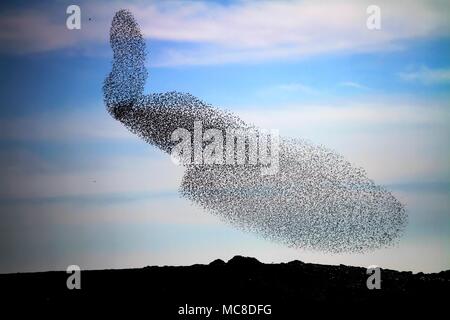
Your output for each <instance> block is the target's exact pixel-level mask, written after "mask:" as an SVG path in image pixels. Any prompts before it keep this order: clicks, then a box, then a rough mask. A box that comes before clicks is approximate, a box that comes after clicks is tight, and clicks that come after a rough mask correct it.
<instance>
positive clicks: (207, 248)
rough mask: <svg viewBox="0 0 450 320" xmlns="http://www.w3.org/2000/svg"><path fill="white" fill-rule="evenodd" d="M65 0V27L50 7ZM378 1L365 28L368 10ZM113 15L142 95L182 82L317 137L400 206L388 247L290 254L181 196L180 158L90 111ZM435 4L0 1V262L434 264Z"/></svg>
mask: <svg viewBox="0 0 450 320" xmlns="http://www.w3.org/2000/svg"><path fill="white" fill-rule="evenodd" d="M71 4H77V5H78V6H79V7H80V9H81V29H80V30H69V29H68V28H67V27H66V19H67V18H68V16H69V15H68V14H67V13H66V9H67V7H68V6H69V5H71ZM369 5H377V6H378V7H379V8H380V12H381V25H380V27H381V28H380V29H379V30H369V29H368V28H367V25H366V21H367V19H368V17H369V14H368V13H367V11H366V9H367V7H368V6H369ZM121 8H127V9H129V10H130V11H131V12H132V13H133V14H134V15H135V17H136V19H137V21H138V23H139V24H140V26H141V28H142V31H143V34H144V37H145V39H146V43H147V50H148V61H147V67H148V70H149V79H148V80H147V83H146V93H152V92H165V91H180V92H189V93H191V94H193V95H194V96H196V97H198V98H200V99H202V100H203V101H206V102H208V103H211V104H212V105H214V106H218V107H221V108H224V109H227V110H230V111H232V112H234V113H235V114H237V115H239V116H240V117H241V118H242V119H244V120H246V121H248V122H251V123H254V124H256V125H258V126H260V127H263V128H267V129H278V130H279V131H280V134H281V135H283V136H292V137H300V138H304V139H307V140H309V141H311V142H312V143H314V144H318V145H319V144H320V145H324V146H326V147H328V148H331V149H333V150H335V151H337V152H339V153H340V154H342V155H344V156H345V157H346V159H347V160H349V161H350V162H351V163H352V164H354V165H355V166H360V167H363V168H364V169H365V170H366V171H367V174H368V176H369V177H370V178H372V179H373V180H374V181H375V182H376V183H378V184H381V185H384V186H385V187H386V188H388V189H389V190H390V191H392V193H393V194H394V195H395V196H396V197H397V198H398V199H399V200H400V201H402V203H404V204H405V206H406V209H407V212H408V216H409V222H408V226H407V228H406V231H405V234H404V236H403V237H402V238H401V239H400V241H399V243H398V244H397V245H395V246H394V247H391V248H385V249H380V250H376V251H373V252H369V253H365V254H327V253H322V252H318V251H311V250H303V249H293V248H288V247H285V246H284V245H282V244H278V243H273V242H270V241H268V240H265V239H263V238H260V237H259V236H258V235H255V234H251V233H246V232H244V231H241V230H238V229H235V228H233V227H232V226H230V225H229V224H227V223H226V222H224V221H222V220H220V219H219V218H218V217H216V216H213V215H211V214H210V213H208V212H205V211H204V210H202V209H201V208H199V207H197V206H195V205H194V204H192V203H190V202H189V201H187V200H186V199H183V198H181V197H180V196H179V194H178V187H179V185H180V181H181V178H182V176H183V169H182V168H180V167H177V166H175V165H174V164H173V163H172V162H171V161H170V157H169V156H168V155H167V154H163V153H162V152H161V151H160V150H158V149H156V148H153V147H152V146H150V145H148V144H146V143H145V142H143V141H142V140H140V139H139V138H137V137H136V136H133V135H132V134H131V133H129V132H128V131H127V129H125V128H124V127H123V126H122V125H121V124H120V123H118V122H116V121H115V120H113V119H112V117H111V116H110V115H109V114H108V113H107V112H106V109H105V106H104V104H103V101H102V99H103V98H102V83H103V80H104V78H105V77H106V75H107V74H108V73H109V71H110V68H111V60H112V52H111V49H110V47H109V42H108V37H109V27H110V24H111V20H112V17H113V15H114V13H115V12H116V11H117V10H119V9H121ZM449 12H450V4H449V3H448V2H447V1H395V3H392V1H391V2H389V1H378V0H377V1H370V2H366V1H320V2H319V1H298V2H297V1H276V2H275V1H258V2H253V1H216V2H212V1H211V2H202V1H195V2H189V1H183V2H179V1H164V2H162V1H149V2H140V1H134V2H127V3H125V2H118V1H95V2H94V1H78V2H73V1H71V2H68V1H54V2H49V1H39V2H33V3H31V2H28V1H10V2H8V1H6V2H2V4H1V5H0V44H1V45H0V96H1V97H2V99H1V102H0V110H1V113H0V146H1V149H0V167H1V169H0V170H1V172H0V173H1V176H2V178H1V180H0V273H9V272H30V271H45V270H65V269H66V268H67V266H68V265H72V264H76V265H79V266H80V267H81V269H100V268H127V267H143V266H146V265H190V264H194V263H209V262H210V261H212V260H214V259H216V258H221V259H224V260H228V259H230V258H231V257H232V256H234V255H237V254H239V255H247V256H253V257H256V258H258V259H259V260H260V261H264V262H268V263H271V262H285V261H290V260H294V259H297V260H302V261H305V262H312V263H322V264H341V263H342V264H347V265H357V266H369V265H378V266H381V267H384V268H391V269H398V270H412V271H414V272H419V271H423V272H438V271H441V270H446V269H450V197H449V195H450V166H449V164H450V161H449V160H450V143H449V137H450V99H449V98H450V17H449V15H450V13H449Z"/></svg>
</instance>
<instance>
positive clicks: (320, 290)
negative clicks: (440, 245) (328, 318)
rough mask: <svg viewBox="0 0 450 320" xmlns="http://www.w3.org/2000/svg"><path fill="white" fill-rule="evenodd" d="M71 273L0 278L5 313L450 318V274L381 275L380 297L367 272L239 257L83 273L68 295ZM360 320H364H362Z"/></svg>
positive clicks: (0, 276)
mask: <svg viewBox="0 0 450 320" xmlns="http://www.w3.org/2000/svg"><path fill="white" fill-rule="evenodd" d="M68 276H69V275H68V274H67V273H66V272H65V271H55V272H39V273H21V274H20V273H18V274H3V275H0V288H1V292H2V300H1V301H2V302H3V307H2V308H4V307H12V308H18V310H20V309H21V308H22V309H23V308H25V309H26V308H30V309H29V310H36V309H34V308H35V307H37V308H38V309H39V310H41V309H42V308H44V309H48V310H54V309H56V308H65V310H91V308H94V309H96V311H102V310H105V311H106V312H115V311H116V310H121V311H123V310H132V311H133V312H134V311H138V310H142V311H144V312H146V314H147V315H148V317H147V318H149V319H169V318H178V319H205V316H202V315H200V316H199V315H197V316H191V315H188V316H179V315H178V311H179V308H180V307H184V306H185V305H186V304H188V305H189V306H210V307H212V308H213V310H219V309H220V311H219V312H213V313H212V315H211V316H210V317H209V319H211V318H212V319H230V318H239V319H279V318H281V319H287V315H294V314H295V315H301V314H303V310H306V309H315V310H316V311H319V312H323V311H325V312H330V313H334V312H335V311H339V312H341V313H342V312H344V313H345V312H349V311H352V310H353V311H354V310H359V311H358V312H367V313H368V314H372V313H373V312H377V311H378V312H381V311H380V310H390V311H389V312H392V309H391V308H392V307H394V308H395V310H396V311H397V312H400V313H402V314H403V313H415V312H416V311H422V312H423V311H425V312H427V311H431V310H433V311H436V310H438V309H442V310H446V305H447V303H448V296H449V294H448V293H449V292H450V291H449V289H450V270H449V271H442V272H439V273H433V274H423V273H418V274H413V273H412V272H399V271H393V270H386V269H382V270H381V280H382V282H381V289H380V290H369V289H367V286H366V280H367V278H368V277H369V275H367V274H366V268H361V267H350V266H344V265H340V266H329V265H318V264H309V263H303V262H300V261H292V262H289V263H281V264H264V263H261V262H259V261H258V260H256V259H255V258H245V257H241V256H236V257H234V258H232V259H231V260H230V261H228V262H227V263H225V262H223V261H222V260H215V261H213V262H212V263H210V264H209V265H192V266H181V267H173V266H164V267H156V266H153V267H145V268H142V269H123V270H93V271H82V272H81V289H80V290H68V289H67V287H66V280H67V278H68ZM229 304H239V305H244V304H245V305H249V304H255V305H271V314H270V315H267V314H262V315H252V316H249V315H246V316H244V315H240V316H236V315H235V316H231V315H229V314H228V315H223V314H222V313H221V311H222V306H223V305H229ZM364 315H365V314H364V313H361V316H364Z"/></svg>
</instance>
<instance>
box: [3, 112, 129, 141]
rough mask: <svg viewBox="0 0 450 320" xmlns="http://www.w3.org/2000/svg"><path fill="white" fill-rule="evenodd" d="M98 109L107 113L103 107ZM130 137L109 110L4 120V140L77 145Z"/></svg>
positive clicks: (39, 115)
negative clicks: (61, 142)
mask: <svg viewBox="0 0 450 320" xmlns="http://www.w3.org/2000/svg"><path fill="white" fill-rule="evenodd" d="M97 109H98V110H101V111H103V110H104V108H103V107H101V108H97ZM93 123H95V125H92V124H93ZM129 138H132V139H134V137H133V135H132V134H131V133H130V132H129V131H128V130H127V129H126V128H125V127H124V126H123V125H121V124H120V123H119V122H117V121H115V120H114V119H112V118H111V117H110V116H109V114H108V113H107V112H105V111H103V112H90V111H85V112H81V111H80V112H75V111H74V112H60V113H55V114H45V113H44V114H38V115H30V116H22V117H13V118H1V119H0V141H1V140H9V141H45V142H55V141H63V142H73V141H84V140H90V141H94V140H107V139H113V140H118V139H120V140H122V139H129Z"/></svg>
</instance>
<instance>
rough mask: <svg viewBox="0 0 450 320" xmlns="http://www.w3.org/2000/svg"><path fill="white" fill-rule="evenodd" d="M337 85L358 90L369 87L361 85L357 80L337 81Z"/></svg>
mask: <svg viewBox="0 0 450 320" xmlns="http://www.w3.org/2000/svg"><path fill="white" fill-rule="evenodd" d="M339 86H341V87H348V88H354V89H359V90H368V89H369V87H367V86H365V85H362V84H360V83H358V82H354V81H343V82H340V83H339Z"/></svg>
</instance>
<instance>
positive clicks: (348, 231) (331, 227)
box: [103, 10, 407, 253]
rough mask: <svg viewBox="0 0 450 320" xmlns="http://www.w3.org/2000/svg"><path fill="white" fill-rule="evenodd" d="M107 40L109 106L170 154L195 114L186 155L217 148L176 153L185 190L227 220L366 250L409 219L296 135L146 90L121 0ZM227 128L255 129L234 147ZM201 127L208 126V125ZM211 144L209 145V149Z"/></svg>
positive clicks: (294, 241)
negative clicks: (265, 158) (204, 157)
mask: <svg viewBox="0 0 450 320" xmlns="http://www.w3.org/2000/svg"><path fill="white" fill-rule="evenodd" d="M110 43H111V47H112V50H113V65H112V71H111V73H110V74H109V75H108V76H107V78H106V80H105V82H104V86H103V91H104V100H105V104H106V107H107V110H108V112H109V113H110V114H111V115H112V116H113V117H114V118H115V119H117V120H118V121H120V122H122V123H123V124H124V125H125V126H126V127H127V128H128V129H129V130H130V131H131V132H133V133H135V134H136V135H138V136H139V137H141V138H142V139H144V140H145V141H146V142H148V143H150V144H151V145H153V146H156V147H158V148H159V149H161V150H162V151H164V152H166V153H169V154H173V151H174V150H175V148H177V146H179V143H180V141H179V140H176V139H174V136H173V133H174V132H175V131H176V130H179V129H180V128H183V130H184V131H183V132H188V133H194V131H195V129H196V128H195V123H200V124H201V126H202V131H201V132H200V134H199V133H198V132H197V133H196V134H195V133H194V134H193V135H188V139H189V140H191V139H195V137H196V136H197V138H199V137H200V138H201V142H200V143H198V141H197V143H196V141H193V143H192V144H191V141H184V142H185V143H186V142H187V143H186V144H185V146H187V147H189V146H194V147H193V149H194V150H193V152H192V153H186V150H184V151H183V153H184V155H185V156H186V155H187V158H190V157H191V156H192V157H194V156H195V154H196V152H197V155H198V151H199V150H198V149H199V148H200V156H201V152H202V151H203V150H209V152H212V154H216V157H215V158H214V159H215V160H214V161H212V162H208V163H204V162H198V161H184V162H182V164H183V165H184V166H185V174H184V176H183V179H182V182H181V186H180V194H181V195H182V196H183V197H185V198H187V199H189V200H191V201H192V202H193V203H195V204H197V205H199V206H200V207H202V208H204V209H205V211H207V212H210V213H212V214H215V215H218V216H219V217H221V218H222V219H223V220H225V221H227V222H228V223H231V224H232V225H233V226H236V227H238V228H241V229H243V230H247V231H251V232H255V233H257V234H259V235H261V236H263V237H264V238H267V239H270V240H273V241H276V242H281V243H283V244H286V245H287V246H290V247H294V248H305V249H312V250H317V251H323V252H332V253H342V252H366V251H371V250H374V249H379V248H383V247H387V246H391V245H393V244H394V243H396V242H397V241H398V239H399V238H400V236H401V234H402V232H403V231H404V229H405V226H406V223H407V214H406V210H405V208H404V206H403V205H402V203H400V201H398V200H397V199H396V198H395V197H394V196H393V195H392V194H391V193H390V192H389V191H388V190H386V189H385V188H384V187H382V186H380V185H377V184H375V183H374V182H373V181H372V180H371V179H369V178H368V177H367V175H366V173H365V171H364V170H363V169H362V168H357V167H354V166H352V164H351V163H350V162H348V161H347V160H346V159H344V158H343V157H342V156H341V155H339V154H338V153H336V152H334V151H332V150H329V149H327V148H325V147H323V146H317V145H314V144H312V143H310V142H307V141H305V140H303V139H299V138H287V137H279V138H278V139H277V140H276V142H277V143H276V144H271V143H268V141H266V140H265V139H266V136H264V135H263V130H262V129H260V128H257V127H255V126H254V125H252V124H248V123H245V122H244V121H242V120H241V119H240V118H239V117H238V116H236V115H234V114H232V113H230V112H227V111H225V110H221V109H219V108H215V107H213V106H211V105H209V104H207V103H205V102H203V101H201V100H200V99H198V98H196V97H194V96H192V95H190V94H187V93H178V92H167V93H157V94H150V95H144V94H143V91H144V85H145V81H146V79H147V76H148V73H147V70H146V67H145V60H146V48H145V42H144V39H143V36H142V34H141V32H140V29H139V26H138V24H137V22H136V21H135V19H134V17H133V15H132V14H131V13H130V12H129V11H127V10H121V11H118V12H117V13H116V14H115V16H114V18H113V20H112V26H111V31H110ZM230 130H241V131H243V132H246V133H248V132H253V135H252V137H253V139H251V138H249V137H250V136H249V135H247V139H245V136H244V137H243V138H244V139H242V140H241V142H242V141H244V142H243V144H240V146H241V147H236V146H237V145H238V140H237V139H238V137H237V138H236V140H235V139H234V138H232V139H224V142H225V143H224V142H221V141H218V137H219V136H220V137H221V136H222V134H224V135H225V134H226V133H227V132H230ZM208 132H213V133H214V134H209V135H206V133H208ZM219 133H220V135H219ZM255 137H256V138H257V139H256V140H255V139H254V138H255ZM205 138H206V139H205ZM269 138H270V137H269ZM269 140H270V139H269ZM264 141H265V142H267V143H262V142H264ZM218 142H220V143H218ZM253 143H256V146H257V147H259V153H258V155H261V154H262V153H265V152H267V153H268V154H271V155H272V158H271V160H272V162H273V161H276V170H275V171H273V172H271V173H270V174H262V171H261V169H262V168H267V167H268V166H270V165H273V164H274V163H267V162H262V161H256V162H255V161H249V160H250V158H251V155H250V154H249V153H250V150H251V145H254V144H253ZM211 145H213V146H214V148H212V149H211V147H209V149H208V146H211ZM222 147H223V148H224V149H226V148H227V147H229V149H227V150H231V152H232V153H231V154H228V156H231V158H232V160H236V161H231V162H230V161H221V160H222V157H225V154H227V153H226V152H225V154H221V153H219V152H218V151H221V150H218V149H220V148H222ZM196 148H197V149H196ZM177 150H179V148H177ZM217 155H218V156H217ZM274 155H276V158H274V157H273V156H274ZM187 158H185V160H186V159H187ZM237 159H241V160H242V159H244V160H246V161H237ZM188 160H189V159H188Z"/></svg>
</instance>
